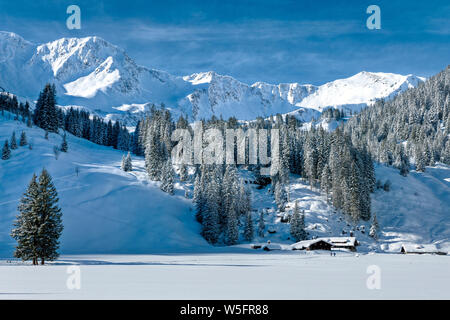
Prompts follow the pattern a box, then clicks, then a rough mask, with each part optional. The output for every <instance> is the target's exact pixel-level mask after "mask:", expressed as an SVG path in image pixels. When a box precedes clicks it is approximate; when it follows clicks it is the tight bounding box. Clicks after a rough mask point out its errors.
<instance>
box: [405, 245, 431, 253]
mask: <svg viewBox="0 0 450 320" xmlns="http://www.w3.org/2000/svg"><path fill="white" fill-rule="evenodd" d="M402 249H403V250H404V251H405V252H406V253H408V252H409V253H438V252H439V250H438V248H437V247H436V245H434V244H417V243H404V244H403V245H402Z"/></svg>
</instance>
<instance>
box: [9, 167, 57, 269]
mask: <svg viewBox="0 0 450 320" xmlns="http://www.w3.org/2000/svg"><path fill="white" fill-rule="evenodd" d="M58 201H59V199H58V194H57V192H56V188H55V186H54V185H53V182H52V178H51V176H50V174H49V173H48V172H47V171H46V170H45V169H43V170H42V173H41V175H40V176H39V180H38V181H37V180H36V176H35V175H33V178H32V179H31V182H30V184H29V186H28V189H27V191H26V192H25V194H24V196H23V197H22V199H21V201H20V204H19V208H18V210H19V215H18V216H17V220H16V222H15V224H14V227H15V228H14V229H13V230H12V232H11V236H12V237H13V238H14V239H15V240H16V241H17V246H16V251H15V253H14V255H15V256H16V257H17V258H21V259H22V260H32V261H33V264H37V263H38V259H40V260H41V264H44V263H45V261H46V260H47V261H48V260H49V261H53V260H55V259H57V258H58V256H59V254H58V248H59V237H60V236H61V233H62V230H63V225H62V219H61V218H62V213H61V209H60V208H59V207H58Z"/></svg>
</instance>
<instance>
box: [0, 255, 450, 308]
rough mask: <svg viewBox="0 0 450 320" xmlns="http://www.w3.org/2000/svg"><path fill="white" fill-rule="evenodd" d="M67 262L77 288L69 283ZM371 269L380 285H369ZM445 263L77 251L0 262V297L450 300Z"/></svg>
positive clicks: (448, 262) (439, 259)
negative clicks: (52, 258) (39, 262)
mask: <svg viewBox="0 0 450 320" xmlns="http://www.w3.org/2000/svg"><path fill="white" fill-rule="evenodd" d="M73 265H77V266H79V268H80V269H79V275H80V278H79V279H80V282H79V283H80V287H79V288H80V289H76V287H75V288H74V287H73V286H69V287H71V288H73V289H69V288H68V286H67V282H68V281H69V284H74V283H76V282H75V281H72V280H73V279H74V278H73V275H75V274H77V273H76V271H74V270H72V269H69V270H68V267H71V266H73ZM373 266H377V267H378V268H377V267H373ZM368 268H369V273H368ZM373 270H378V271H379V273H376V274H379V281H380V282H379V284H380V286H379V289H376V288H374V287H373V286H371V285H369V287H370V288H374V289H369V287H368V286H367V282H368V281H369V284H373V283H374V282H372V281H371V280H372V279H374V278H373V277H374V276H376V274H373ZM448 270H450V257H448V256H435V255H421V256H416V255H398V254H368V255H358V254H353V253H352V254H350V253H339V254H338V255H337V256H333V257H331V256H330V255H329V254H317V253H305V252H298V251H297V252H283V253H276V252H269V253H259V254H257V253H254V254H251V253H250V254H244V253H223V254H194V255H186V254H185V255H133V256H131V255H95V256H94V255H92V256H77V255H76V256H63V257H62V258H61V259H60V260H59V261H58V262H56V263H54V264H52V265H47V266H37V267H33V266H23V265H20V266H19V265H14V264H11V263H7V262H6V261H0V299H188V300H192V299H254V300H258V299H450V273H449V272H448ZM68 271H69V272H70V273H68Z"/></svg>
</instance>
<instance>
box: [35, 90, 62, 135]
mask: <svg viewBox="0 0 450 320" xmlns="http://www.w3.org/2000/svg"><path fill="white" fill-rule="evenodd" d="M34 123H35V124H36V125H37V126H38V127H41V128H42V129H44V130H46V131H49V132H58V127H59V115H58V110H57V107H56V89H55V86H54V85H50V84H47V85H46V86H45V88H44V90H42V92H41V93H40V94H39V98H38V100H37V102H36V107H35V111H34Z"/></svg>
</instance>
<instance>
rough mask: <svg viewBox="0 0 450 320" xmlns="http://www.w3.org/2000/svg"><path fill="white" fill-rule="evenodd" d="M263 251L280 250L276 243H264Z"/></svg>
mask: <svg viewBox="0 0 450 320" xmlns="http://www.w3.org/2000/svg"><path fill="white" fill-rule="evenodd" d="M263 249H266V250H281V246H280V245H279V244H277V243H266V244H265V245H264V246H263Z"/></svg>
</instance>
